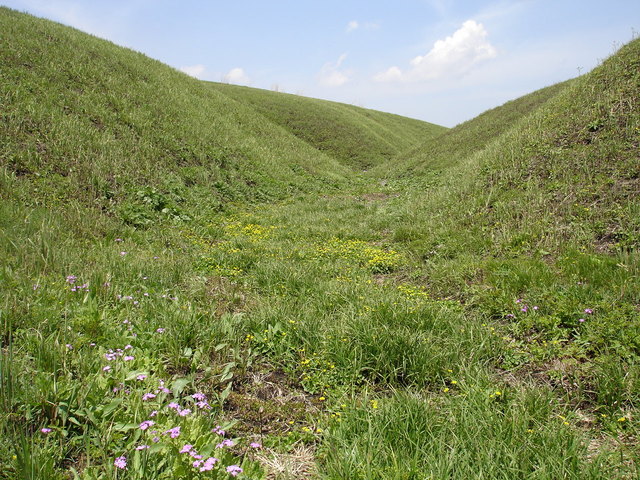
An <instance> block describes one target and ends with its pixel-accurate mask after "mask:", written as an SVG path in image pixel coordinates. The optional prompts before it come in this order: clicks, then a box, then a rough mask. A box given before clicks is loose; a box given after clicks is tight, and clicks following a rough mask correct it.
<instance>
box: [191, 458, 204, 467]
mask: <svg viewBox="0 0 640 480" xmlns="http://www.w3.org/2000/svg"><path fill="white" fill-rule="evenodd" d="M201 464H202V460H196V461H195V462H193V463H192V465H193V468H198V467H199V466H200V465H201Z"/></svg>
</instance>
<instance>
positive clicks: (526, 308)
mask: <svg viewBox="0 0 640 480" xmlns="http://www.w3.org/2000/svg"><path fill="white" fill-rule="evenodd" d="M520 310H521V311H523V312H526V311H527V310H529V307H527V306H526V305H525V306H524V307H522V308H521V309H520Z"/></svg>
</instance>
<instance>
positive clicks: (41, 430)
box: [40, 427, 51, 435]
mask: <svg viewBox="0 0 640 480" xmlns="http://www.w3.org/2000/svg"><path fill="white" fill-rule="evenodd" d="M40 432H42V433H44V434H45V435H46V434H47V433H51V429H50V428H47V427H44V428H41V429H40Z"/></svg>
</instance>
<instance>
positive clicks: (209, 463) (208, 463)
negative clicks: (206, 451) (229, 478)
mask: <svg viewBox="0 0 640 480" xmlns="http://www.w3.org/2000/svg"><path fill="white" fill-rule="evenodd" d="M218 462H219V460H218V459H217V458H216V457H209V458H207V459H206V460H205V461H204V464H203V465H202V466H201V467H200V471H201V472H207V471H209V470H213V466H214V465H215V464H216V463H218Z"/></svg>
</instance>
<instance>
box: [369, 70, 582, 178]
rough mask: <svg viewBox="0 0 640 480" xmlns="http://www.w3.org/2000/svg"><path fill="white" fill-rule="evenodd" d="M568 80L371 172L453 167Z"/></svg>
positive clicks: (429, 141) (427, 142) (391, 173)
mask: <svg viewBox="0 0 640 480" xmlns="http://www.w3.org/2000/svg"><path fill="white" fill-rule="evenodd" d="M568 84H570V81H569V82H563V83H558V84H556V85H552V86H549V87H546V88H543V89H541V90H538V91H536V92H533V93H530V94H528V95H525V96H523V97H520V98H518V99H516V100H512V101H510V102H507V103H505V104H504V105H502V106H500V107H496V108H493V109H491V110H488V111H486V112H484V113H483V114H481V115H478V116H477V117H475V118H473V119H471V120H468V121H466V122H464V123H461V124H460V125H457V126H456V127H454V128H452V129H450V130H447V131H444V132H441V133H440V135H434V136H433V137H432V138H429V139H426V140H424V141H422V142H421V143H420V144H418V145H416V146H414V147H412V148H410V149H409V150H407V151H405V152H402V153H401V154H399V155H398V156H396V157H394V158H393V160H392V161H391V162H389V163H387V164H383V165H381V166H380V167H378V168H376V169H374V170H373V171H372V173H373V174H376V175H380V176H387V177H396V178H397V177H416V176H419V175H420V174H423V173H426V172H431V173H433V172H434V171H438V170H441V169H442V168H445V167H451V166H453V165H455V164H456V163H458V162H460V161H462V160H463V159H465V158H466V157H468V156H469V155H472V154H477V153H478V152H480V151H481V150H482V149H483V148H484V147H485V146H486V145H488V144H489V143H491V142H493V141H495V140H496V139H497V138H498V137H500V136H501V135H502V134H504V133H505V132H507V131H508V130H510V129H512V128H514V126H515V125H516V124H517V123H518V121H520V120H521V119H523V118H525V117H527V116H528V115H529V114H530V113H532V112H533V111H535V110H536V109H538V108H540V107H541V106H542V105H544V103H545V102H547V101H548V100H549V99H551V98H553V97H554V96H555V95H557V94H558V93H559V92H561V91H562V90H563V89H564V88H566V87H567V85H568Z"/></svg>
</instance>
